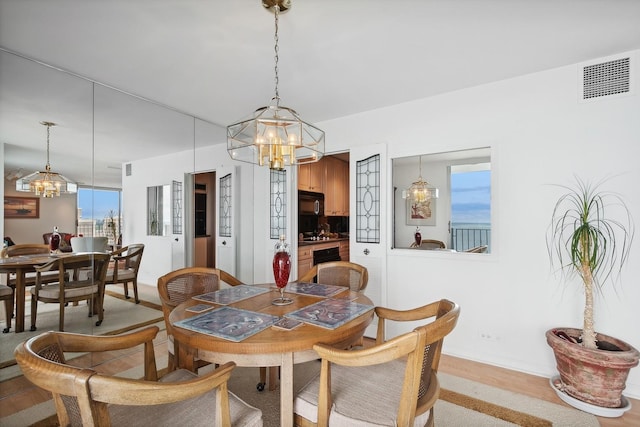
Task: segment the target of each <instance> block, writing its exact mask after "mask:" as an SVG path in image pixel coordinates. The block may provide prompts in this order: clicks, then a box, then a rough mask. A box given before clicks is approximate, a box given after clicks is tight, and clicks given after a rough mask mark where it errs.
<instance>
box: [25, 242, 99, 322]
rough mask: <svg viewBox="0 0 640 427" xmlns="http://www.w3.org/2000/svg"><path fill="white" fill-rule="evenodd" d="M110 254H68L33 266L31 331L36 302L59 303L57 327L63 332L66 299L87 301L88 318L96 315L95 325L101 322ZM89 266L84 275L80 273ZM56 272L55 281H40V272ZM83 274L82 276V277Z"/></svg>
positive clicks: (34, 320)
mask: <svg viewBox="0 0 640 427" xmlns="http://www.w3.org/2000/svg"><path fill="white" fill-rule="evenodd" d="M110 259H111V255H109V254H101V253H91V254H88V253H87V254H80V255H68V256H63V257H60V258H56V259H54V260H52V261H49V262H48V263H46V264H44V265H41V266H39V267H36V272H37V273H36V284H35V286H33V287H32V288H31V290H30V292H31V330H32V331H35V330H36V329H37V328H36V320H37V314H38V302H39V301H41V302H45V303H57V304H59V305H60V310H59V322H58V330H60V331H64V310H65V306H66V305H67V303H69V302H76V301H88V302H89V304H88V305H89V317H91V316H93V315H94V314H96V313H97V314H98V321H97V322H96V326H100V325H101V324H102V320H103V318H104V312H103V310H102V301H103V298H104V279H105V275H106V273H107V267H108V265H109V260H110ZM86 269H91V271H89V273H88V274H80V270H82V271H83V272H84V271H85V270H86ZM50 271H57V273H58V281H57V282H55V283H48V284H47V283H43V282H42V280H41V275H42V273H45V272H50ZM85 276H86V277H85Z"/></svg>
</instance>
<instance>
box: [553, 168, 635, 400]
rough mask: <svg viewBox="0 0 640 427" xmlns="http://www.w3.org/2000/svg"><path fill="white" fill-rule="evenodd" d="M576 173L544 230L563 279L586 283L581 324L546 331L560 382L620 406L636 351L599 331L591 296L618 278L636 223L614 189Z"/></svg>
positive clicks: (579, 394) (573, 392)
mask: <svg viewBox="0 0 640 427" xmlns="http://www.w3.org/2000/svg"><path fill="white" fill-rule="evenodd" d="M602 183H603V182H602V181H601V182H600V183H598V184H596V185H591V184H589V183H585V182H584V181H582V180H580V179H579V178H576V184H575V186H573V187H568V186H561V187H563V188H564V189H565V190H567V192H566V193H565V194H563V195H562V196H561V197H560V198H559V199H558V201H557V202H556V205H555V207H554V210H553V215H552V219H551V224H550V226H549V230H548V233H547V248H548V251H549V257H550V260H551V264H552V266H555V267H558V269H559V271H560V272H561V276H562V277H563V278H565V279H570V278H575V277H578V278H579V279H580V280H581V282H582V285H583V287H584V295H585V306H584V319H583V320H584V322H583V326H582V329H575V328H554V329H551V330H549V331H547V333H546V338H547V343H548V344H549V345H550V346H551V348H552V349H553V352H554V355H555V358H556V363H557V367H558V371H559V373H560V381H561V382H560V383H559V384H558V387H559V388H560V389H561V390H562V391H563V392H564V393H567V394H568V395H570V396H572V397H573V398H575V399H578V400H579V401H582V402H586V403H587V404H590V405H595V406H598V407H604V408H620V407H621V406H622V405H623V401H622V390H624V388H625V383H626V380H627V376H628V374H629V370H630V369H631V368H633V367H634V366H637V365H638V359H639V357H640V353H638V350H636V349H635V348H634V347H632V346H631V345H630V344H628V343H626V342H624V341H621V340H619V339H616V338H613V337H610V336H607V335H604V334H601V333H597V332H596V331H595V328H594V315H593V313H594V296H595V294H596V293H597V292H598V291H599V290H600V289H601V287H602V286H604V285H606V284H607V283H608V282H614V281H616V280H617V279H618V278H619V277H620V276H619V273H620V272H621V269H622V267H623V266H624V265H625V263H626V261H627V260H628V258H629V250H630V248H631V242H632V241H633V237H634V224H633V219H632V217H631V214H630V212H629V209H628V208H627V206H626V205H625V203H624V201H623V200H622V198H621V197H620V196H619V195H618V194H615V193H612V192H607V191H603V190H601V189H600V187H601V184H602Z"/></svg>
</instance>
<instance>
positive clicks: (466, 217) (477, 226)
mask: <svg viewBox="0 0 640 427" xmlns="http://www.w3.org/2000/svg"><path fill="white" fill-rule="evenodd" d="M450 181H451V249H455V250H456V251H459V252H463V251H468V250H471V249H473V248H481V247H484V246H486V249H482V251H483V252H490V251H491V164H490V163H475V164H462V165H452V166H451V180H450Z"/></svg>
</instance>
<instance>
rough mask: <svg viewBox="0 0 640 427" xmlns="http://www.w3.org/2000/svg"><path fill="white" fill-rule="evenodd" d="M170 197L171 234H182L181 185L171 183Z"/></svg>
mask: <svg viewBox="0 0 640 427" xmlns="http://www.w3.org/2000/svg"><path fill="white" fill-rule="evenodd" d="M171 192H172V193H173V194H172V195H171V197H172V199H173V215H172V216H173V234H182V183H181V182H180V181H173V182H172V183H171Z"/></svg>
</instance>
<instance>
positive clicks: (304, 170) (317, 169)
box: [298, 160, 325, 193]
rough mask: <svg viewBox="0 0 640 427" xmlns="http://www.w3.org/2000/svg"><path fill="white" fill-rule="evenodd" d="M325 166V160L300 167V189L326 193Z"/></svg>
mask: <svg viewBox="0 0 640 427" xmlns="http://www.w3.org/2000/svg"><path fill="white" fill-rule="evenodd" d="M324 180H325V166H324V163H323V160H320V161H319V162H315V163H307V164H304V165H300V167H299V168H298V189H299V190H305V191H314V192H316V193H324V192H325V186H324Z"/></svg>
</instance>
